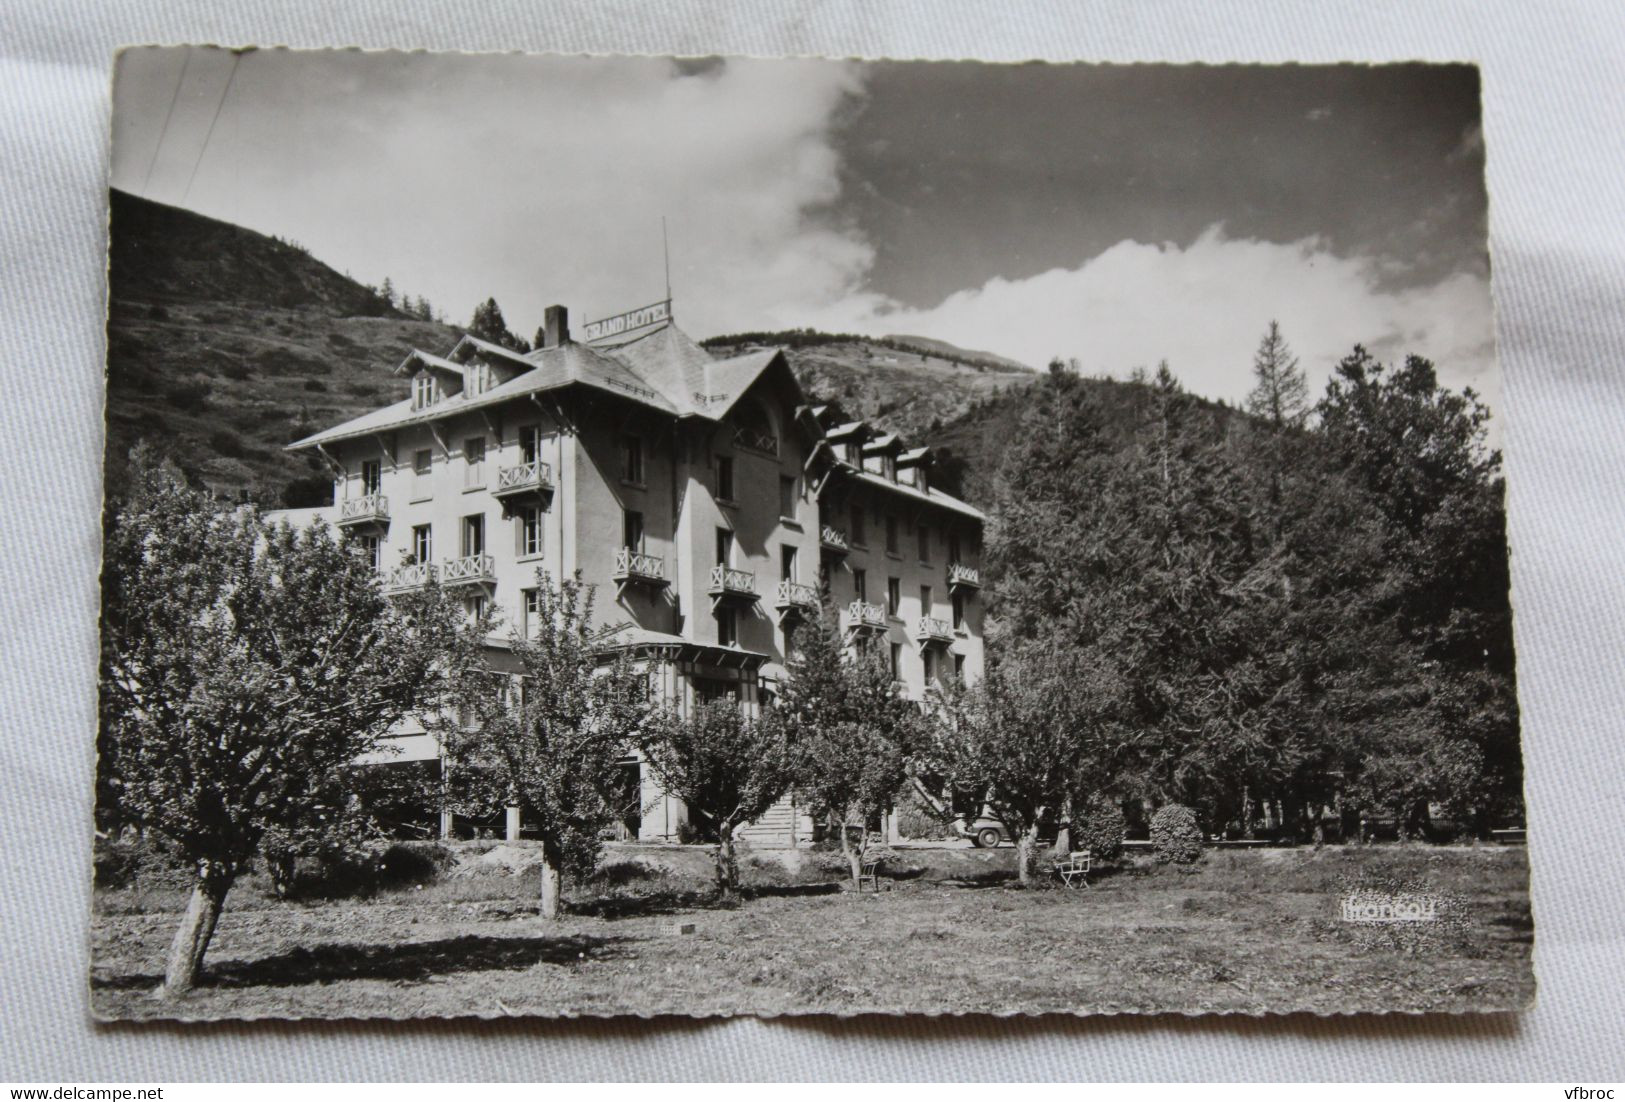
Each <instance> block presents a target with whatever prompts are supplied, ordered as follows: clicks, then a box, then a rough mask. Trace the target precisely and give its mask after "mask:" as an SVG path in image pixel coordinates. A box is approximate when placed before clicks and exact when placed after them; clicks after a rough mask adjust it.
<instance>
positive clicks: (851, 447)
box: [846, 438, 863, 467]
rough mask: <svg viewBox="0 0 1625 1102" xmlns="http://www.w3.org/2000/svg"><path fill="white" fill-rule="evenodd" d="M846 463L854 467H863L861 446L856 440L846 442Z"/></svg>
mask: <svg viewBox="0 0 1625 1102" xmlns="http://www.w3.org/2000/svg"><path fill="white" fill-rule="evenodd" d="M846 461H847V462H848V463H850V464H852V465H853V466H854V467H861V466H863V444H862V443H861V442H859V441H858V440H857V439H856V438H853V439H851V440H848V441H847V442H846Z"/></svg>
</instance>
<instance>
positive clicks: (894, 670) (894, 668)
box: [890, 643, 903, 681]
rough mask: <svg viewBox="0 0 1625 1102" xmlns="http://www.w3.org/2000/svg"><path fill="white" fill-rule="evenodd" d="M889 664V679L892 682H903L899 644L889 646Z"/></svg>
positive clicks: (901, 653) (901, 651)
mask: <svg viewBox="0 0 1625 1102" xmlns="http://www.w3.org/2000/svg"><path fill="white" fill-rule="evenodd" d="M890 664H891V679H892V680H893V681H901V680H903V644H901V643H893V644H892V645H891V663H890Z"/></svg>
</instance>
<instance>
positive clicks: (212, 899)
mask: <svg viewBox="0 0 1625 1102" xmlns="http://www.w3.org/2000/svg"><path fill="white" fill-rule="evenodd" d="M236 878H237V874H236V872H235V871H233V870H228V869H227V868H226V867H225V866H223V865H219V864H216V863H215V862H213V861H201V862H199V863H198V878H197V883H196V884H195V885H194V886H193V888H192V898H191V899H190V900H189V901H188V902H187V904H186V913H185V914H184V915H182V916H181V924H180V928H179V929H177V930H176V931H175V940H174V941H172V942H170V944H169V961H168V963H167V964H166V965H165V967H164V985H163V986H162V987H161V988H159V989H158V990H159V994H160V995H162V996H163V997H164V998H175V997H176V996H179V995H184V994H186V993H187V992H189V991H191V990H192V988H194V987H196V986H197V981H198V977H199V976H201V975H202V974H203V954H204V953H206V952H208V949H209V939H210V938H212V937H214V927H215V924H216V923H218V922H219V921H220V908H221V906H222V905H223V904H224V903H225V901H226V893H227V892H228V891H230V890H231V884H232V881H233V880H235V879H236Z"/></svg>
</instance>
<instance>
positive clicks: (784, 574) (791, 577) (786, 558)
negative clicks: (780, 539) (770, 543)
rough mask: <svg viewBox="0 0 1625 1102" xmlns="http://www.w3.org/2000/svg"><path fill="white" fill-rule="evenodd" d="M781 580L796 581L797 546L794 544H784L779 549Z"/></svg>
mask: <svg viewBox="0 0 1625 1102" xmlns="http://www.w3.org/2000/svg"><path fill="white" fill-rule="evenodd" d="M779 580H780V581H783V582H793V581H795V580H796V546H795V544H793V543H787V544H784V545H783V546H782V547H780V548H779Z"/></svg>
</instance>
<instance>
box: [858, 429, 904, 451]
mask: <svg viewBox="0 0 1625 1102" xmlns="http://www.w3.org/2000/svg"><path fill="white" fill-rule="evenodd" d="M902 450H903V442H902V441H901V440H899V439H897V434H896V433H894V432H888V433H885V434H883V435H881V436H877V437H875V438H874V439H873V440H871V441H869V442H868V443H867V444H865V445H864V446H863V454H864V455H885V454H886V453H888V452H889V453H891V454H893V455H896V454H897V453H898V452H900V451H902Z"/></svg>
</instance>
